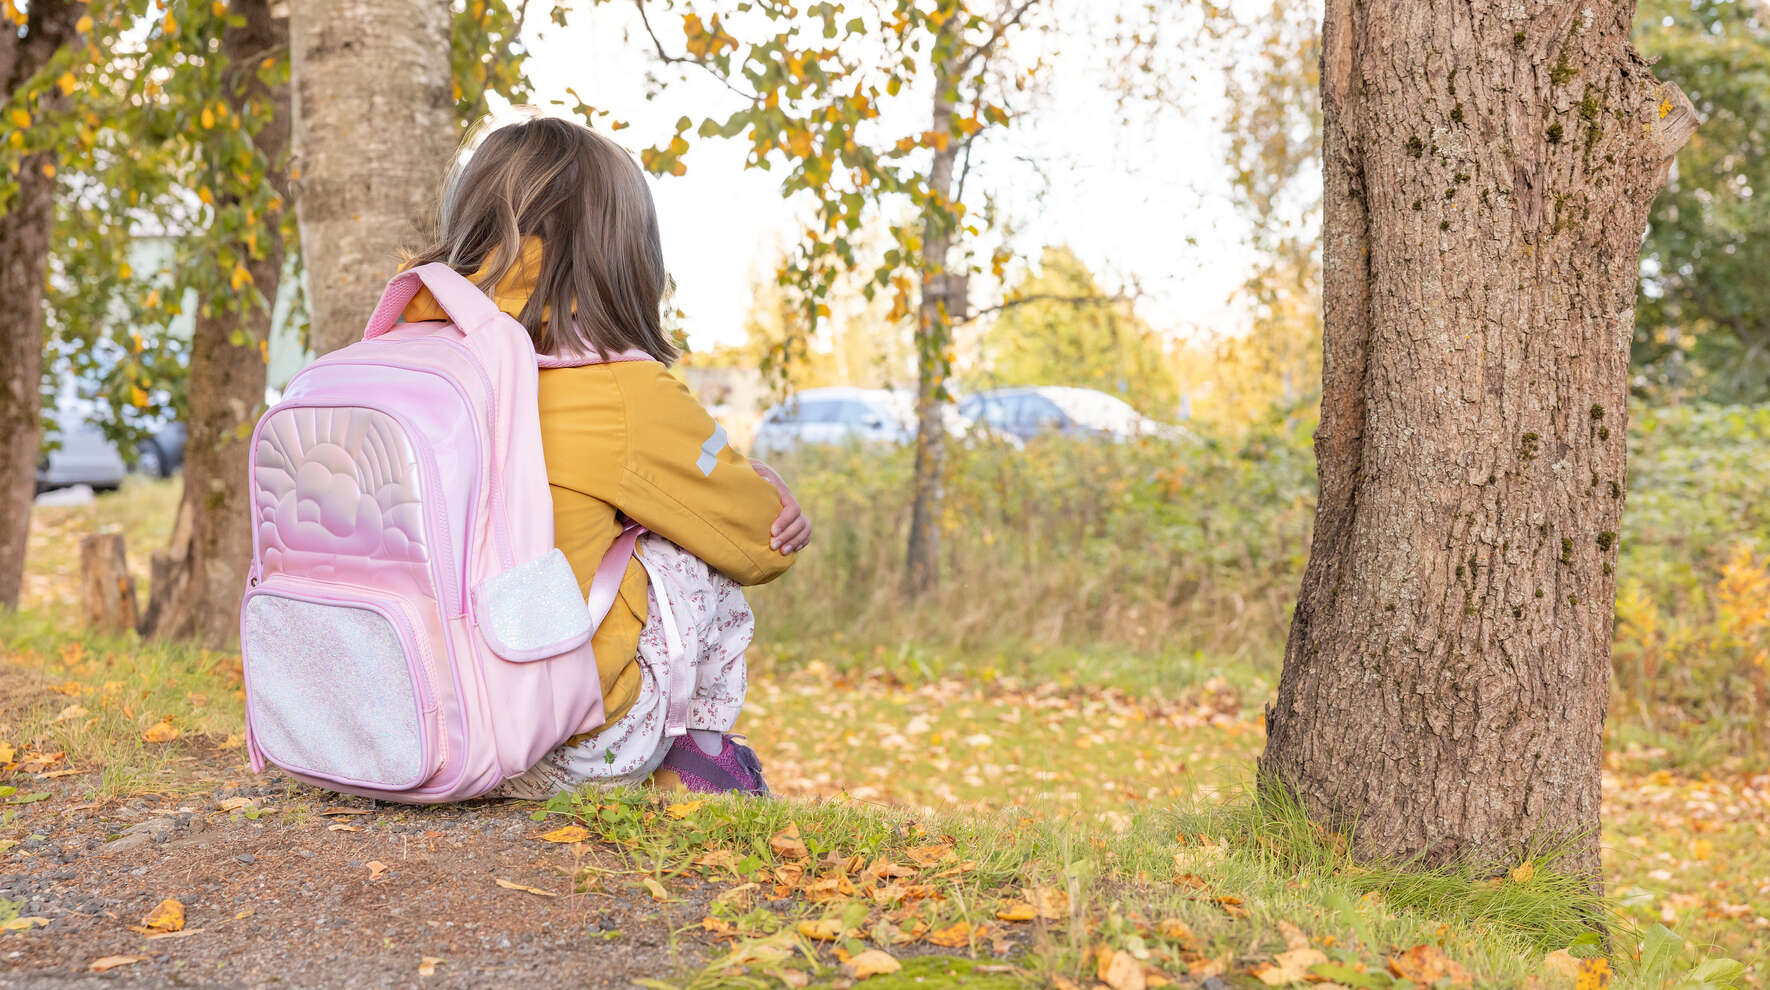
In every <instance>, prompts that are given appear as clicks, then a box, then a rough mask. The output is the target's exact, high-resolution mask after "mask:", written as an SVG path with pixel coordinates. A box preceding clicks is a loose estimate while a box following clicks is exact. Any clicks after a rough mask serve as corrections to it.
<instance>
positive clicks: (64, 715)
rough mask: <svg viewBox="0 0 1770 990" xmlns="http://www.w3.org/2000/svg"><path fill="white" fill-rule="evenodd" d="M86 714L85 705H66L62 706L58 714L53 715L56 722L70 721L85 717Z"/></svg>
mask: <svg viewBox="0 0 1770 990" xmlns="http://www.w3.org/2000/svg"><path fill="white" fill-rule="evenodd" d="M86 714H87V712H86V706H85V705H69V706H68V707H66V708H63V709H62V710H61V713H60V714H58V715H56V716H55V720H56V721H57V722H72V721H73V720H74V719H77V718H85V717H86Z"/></svg>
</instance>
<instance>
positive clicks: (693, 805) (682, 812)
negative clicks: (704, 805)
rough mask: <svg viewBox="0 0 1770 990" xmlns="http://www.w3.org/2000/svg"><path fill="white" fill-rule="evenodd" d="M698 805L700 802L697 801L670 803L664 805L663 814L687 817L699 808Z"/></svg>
mask: <svg viewBox="0 0 1770 990" xmlns="http://www.w3.org/2000/svg"><path fill="white" fill-rule="evenodd" d="M700 807H701V802H699V801H684V802H682V803H681V804H672V805H670V806H668V807H666V808H665V809H664V814H666V815H669V816H670V817H671V818H687V817H688V816H689V815H692V814H694V813H695V812H696V811H697V810H699V809H700Z"/></svg>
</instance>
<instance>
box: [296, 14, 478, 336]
mask: <svg viewBox="0 0 1770 990" xmlns="http://www.w3.org/2000/svg"><path fill="white" fill-rule="evenodd" d="M290 8H291V10H292V13H293V19H292V22H291V25H290V27H291V34H292V41H293V53H294V57H295V152H296V163H297V164H296V172H295V175H294V179H295V190H296V196H295V200H296V211H297V214H298V215H299V217H300V220H301V255H302V260H303V262H304V263H305V265H306V268H307V277H308V289H309V309H310V311H311V313H312V317H313V348H314V351H315V352H316V353H320V354H324V353H326V352H327V351H332V350H336V349H338V348H340V347H343V346H344V345H345V344H348V343H351V342H352V341H354V340H356V339H357V337H358V336H359V335H360V334H361V333H362V328H363V324H364V323H366V322H368V319H369V312H370V311H371V310H373V309H374V308H375V301H376V300H377V299H378V298H380V295H381V290H382V289H383V288H385V287H386V284H387V280H388V279H389V278H390V277H392V275H393V273H394V271H395V270H396V269H397V268H398V266H399V250H400V248H401V247H403V246H407V245H410V244H411V243H413V242H414V241H415V239H416V238H417V236H418V233H419V231H420V229H421V226H422V223H423V221H424V219H425V217H426V216H427V214H428V213H429V211H431V210H432V209H433V208H434V206H435V196H436V189H437V186H438V185H439V184H440V182H441V180H442V175H443V168H444V166H445V165H446V164H447V163H448V159H449V153H450V152H451V151H452V150H453V149H454V148H455V144H456V136H457V133H458V131H457V128H456V123H455V102H454V97H453V93H452V91H451V89H450V87H451V76H450V69H449V21H450V17H449V3H448V0H303V2H301V3H297V4H291V5H290Z"/></svg>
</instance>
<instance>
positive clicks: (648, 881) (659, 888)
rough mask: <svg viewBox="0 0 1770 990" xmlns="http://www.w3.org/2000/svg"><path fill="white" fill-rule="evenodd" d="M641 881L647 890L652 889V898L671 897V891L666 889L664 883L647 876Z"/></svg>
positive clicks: (662, 898) (664, 898)
mask: <svg viewBox="0 0 1770 990" xmlns="http://www.w3.org/2000/svg"><path fill="white" fill-rule="evenodd" d="M639 882H640V883H642V884H645V889H646V890H649V891H651V899H652V900H654V901H667V900H669V899H670V892H669V891H667V890H665V889H664V885H663V884H661V883H659V882H657V881H656V880H653V879H652V878H651V877H646V878H644V879H642V880H640V881H639Z"/></svg>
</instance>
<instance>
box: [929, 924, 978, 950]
mask: <svg viewBox="0 0 1770 990" xmlns="http://www.w3.org/2000/svg"><path fill="white" fill-rule="evenodd" d="M983 934H984V930H983V928H982V926H979V927H978V929H977V930H976V931H973V930H972V928H971V922H969V921H960V922H957V923H955V924H951V925H948V926H946V927H945V928H941V929H937V930H935V931H931V932H929V933H928V941H929V942H931V943H933V944H935V945H938V946H941V947H943V948H947V949H957V948H959V947H960V946H965V945H970V944H971V938H972V936H973V935H975V936H976V937H978V938H982V937H983Z"/></svg>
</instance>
